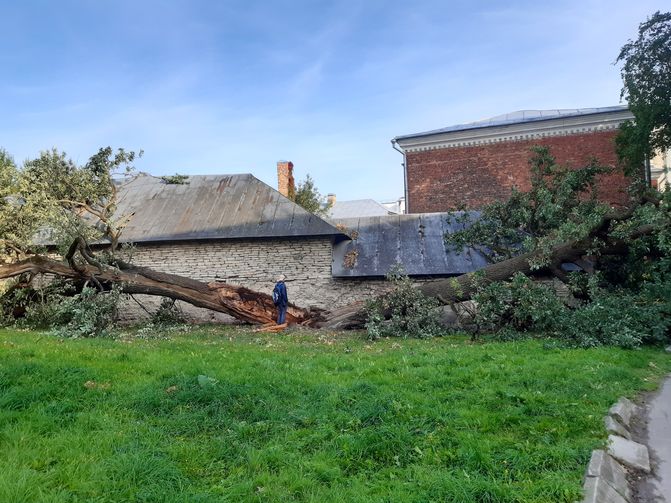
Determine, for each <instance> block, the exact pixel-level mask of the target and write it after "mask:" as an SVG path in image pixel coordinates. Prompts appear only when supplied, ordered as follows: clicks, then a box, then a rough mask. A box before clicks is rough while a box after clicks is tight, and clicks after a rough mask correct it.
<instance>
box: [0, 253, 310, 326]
mask: <svg viewBox="0 0 671 503" xmlns="http://www.w3.org/2000/svg"><path fill="white" fill-rule="evenodd" d="M70 261H71V262H72V261H73V259H72V258H71V259H70ZM22 274H30V275H36V274H50V275H54V276H58V277H60V278H70V279H75V280H77V279H79V280H84V281H92V282H94V283H95V284H97V285H99V286H100V288H101V289H104V285H111V284H115V285H118V286H119V288H120V291H121V292H123V293H127V294H144V295H157V296H161V297H168V298H171V299H175V300H181V301H184V302H188V303H189V304H191V305H193V306H196V307H202V308H205V309H211V310H212V311H217V312H220V313H225V314H228V315H230V316H233V317H234V318H236V319H238V320H241V321H245V322H249V323H255V324H268V323H274V320H275V319H276V318H277V311H276V308H275V306H274V304H273V300H272V298H271V296H270V295H268V294H266V293H262V292H255V291H252V290H250V289H248V288H244V287H241V286H236V285H230V284H228V283H222V282H211V283H203V282H201V281H196V280H193V279H190V278H186V277H183V276H178V275H175V274H168V273H163V272H158V271H154V270H152V269H148V268H146V267H137V266H133V265H131V264H128V263H126V262H123V261H120V260H117V261H116V262H115V264H114V266H111V265H105V264H100V263H98V264H97V265H93V264H89V263H87V264H77V265H76V266H75V267H73V266H71V265H69V264H67V263H66V262H61V261H57V260H53V259H50V258H47V257H43V256H39V255H34V256H31V257H29V258H26V259H24V260H21V261H19V262H16V263H13V264H4V265H0V279H8V278H12V277H16V276H19V275H22ZM321 319H322V312H321V311H319V310H314V309H313V310H309V309H301V308H299V307H297V306H295V305H293V304H290V305H289V307H288V309H287V322H288V323H289V324H300V325H313V324H316V323H317V322H318V321H320V320H321Z"/></svg>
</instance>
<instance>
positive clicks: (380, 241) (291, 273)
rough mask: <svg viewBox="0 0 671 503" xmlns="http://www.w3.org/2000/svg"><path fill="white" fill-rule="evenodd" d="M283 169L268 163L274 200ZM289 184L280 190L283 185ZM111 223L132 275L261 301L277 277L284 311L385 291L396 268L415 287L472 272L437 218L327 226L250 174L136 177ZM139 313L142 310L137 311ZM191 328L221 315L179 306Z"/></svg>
mask: <svg viewBox="0 0 671 503" xmlns="http://www.w3.org/2000/svg"><path fill="white" fill-rule="evenodd" d="M291 168H292V166H290V163H286V162H282V163H278V181H279V182H280V183H279V186H280V188H281V189H282V191H285V192H286V193H287V194H289V193H290V191H291V181H290V180H291V179H292V178H293V175H292V169H291ZM287 180H289V182H288V183H283V182H286V181H287ZM119 201H120V202H119V205H118V210H117V212H118V213H117V214H118V215H119V216H123V215H132V217H131V218H130V220H129V222H128V225H127V226H126V227H125V229H124V231H123V235H122V241H124V242H126V243H132V245H133V246H132V247H131V254H132V257H131V261H132V262H133V263H134V264H136V265H140V266H146V267H150V268H152V269H155V270H158V271H162V272H167V273H173V274H179V275H182V276H187V277H190V278H193V279H197V280H200V281H204V282H209V281H214V280H216V281H226V282H229V283H233V284H237V285H242V286H246V287H248V288H251V289H253V290H257V291H262V292H267V293H270V292H271V291H272V288H273V285H274V282H275V278H276V277H277V275H278V274H280V273H282V274H285V275H286V276H287V287H288V290H289V296H290V301H291V302H294V303H295V304H297V305H299V306H301V307H307V306H316V307H321V308H324V309H332V308H335V307H339V306H342V305H345V304H348V303H350V302H353V301H358V300H365V299H367V298H370V297H372V296H374V295H376V294H378V293H380V292H382V291H383V290H384V289H385V288H388V283H386V282H385V281H384V279H383V278H384V275H385V274H386V273H387V272H388V271H389V269H390V268H391V267H393V266H394V265H395V264H396V263H400V264H401V265H403V267H405V269H406V271H407V272H408V273H409V274H410V275H412V276H413V277H414V278H415V279H416V280H417V281H427V280H431V279H432V278H437V277H445V276H450V275H455V274H461V273H464V272H469V271H472V270H475V269H477V268H479V267H481V266H482V265H483V264H484V259H483V258H482V257H480V256H479V255H477V254H473V253H464V254H455V253H453V252H450V251H449V250H446V249H445V246H444V242H443V234H444V233H445V232H448V231H449V230H450V226H449V225H448V224H447V223H446V218H444V215H391V216H380V217H369V218H353V219H339V220H336V221H332V222H327V221H325V220H322V219H321V218H319V217H317V216H315V215H313V214H312V213H309V212H307V211H306V210H304V209H303V208H301V207H300V206H298V205H296V204H295V203H294V202H293V201H291V200H290V199H288V198H287V197H285V196H284V195H283V194H281V193H280V192H278V191H277V190H275V189H273V188H272V187H270V186H268V185H266V184H265V183H263V182H261V181H260V180H258V179H257V178H255V177H254V176H252V175H250V174H241V175H211V176H190V177H188V178H187V180H186V183H179V184H171V183H166V182H165V181H164V180H162V179H161V178H156V177H153V176H149V175H146V174H141V175H139V176H137V177H135V178H134V179H133V180H131V181H130V182H128V183H126V184H124V185H123V186H122V187H121V188H120V191H119ZM136 300H137V301H139V302H134V301H130V302H128V303H127V304H126V305H125V307H124V309H123V314H124V317H125V319H127V320H137V319H139V318H142V317H145V316H146V315H147V313H146V311H145V310H144V309H143V307H144V308H145V309H147V310H148V311H150V312H151V311H152V310H154V309H155V308H156V306H157V305H158V303H159V301H160V299H158V298H156V297H148V296H136ZM140 304H142V306H143V307H141V306H140ZM182 307H184V309H185V311H186V312H187V314H189V315H190V316H192V318H193V319H194V320H197V321H208V320H211V321H224V320H228V318H227V317H226V316H224V315H221V314H218V313H214V312H211V311H207V310H204V309H197V308H193V307H192V306H187V305H185V304H182Z"/></svg>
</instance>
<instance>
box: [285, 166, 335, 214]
mask: <svg viewBox="0 0 671 503" xmlns="http://www.w3.org/2000/svg"><path fill="white" fill-rule="evenodd" d="M294 202H295V203H296V204H298V205H300V206H302V207H303V208H305V209H306V210H308V211H309V212H311V213H314V214H315V215H319V216H320V217H324V216H326V214H327V213H328V210H329V208H330V207H331V205H330V204H327V202H326V198H325V197H324V196H322V195H321V194H320V193H319V190H317V187H316V186H315V181H314V180H313V179H312V177H311V176H310V175H309V174H308V175H306V176H305V180H303V181H302V182H299V183H298V187H297V188H296V193H295V196H294Z"/></svg>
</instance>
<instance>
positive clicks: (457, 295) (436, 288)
mask: <svg viewBox="0 0 671 503" xmlns="http://www.w3.org/2000/svg"><path fill="white" fill-rule="evenodd" d="M585 252H586V247H585V246H584V245H582V244H581V243H579V242H578V243H563V244H561V245H558V246H555V247H554V248H553V250H552V253H551V257H552V259H551V262H552V263H559V264H560V263H561V262H568V261H571V260H573V259H577V258H578V257H580V256H582V255H584V254H585ZM536 255H537V254H536V253H535V252H530V253H523V254H522V255H517V256H516V257H513V258H510V259H507V260H504V261H502V262H497V263H495V264H490V265H488V266H487V267H485V268H484V269H481V271H479V274H481V275H482V276H481V278H480V279H479V280H477V281H474V280H475V278H476V277H475V274H474V273H468V274H462V275H461V276H456V277H454V278H449V279H443V280H440V281H434V282H431V283H426V284H424V285H422V286H421V287H420V290H421V292H422V293H424V295H428V296H429V297H435V298H437V299H438V300H439V301H440V302H441V303H442V304H445V305H449V304H452V303H454V302H461V301H464V300H469V299H470V298H471V296H472V295H473V293H474V292H475V289H476V283H484V284H487V283H492V282H494V281H504V280H507V279H509V278H511V277H512V276H513V274H515V273H517V272H521V273H523V274H530V273H531V272H532V269H531V266H530V265H529V262H530V261H531V260H532V259H533V258H534V257H535V256H536Z"/></svg>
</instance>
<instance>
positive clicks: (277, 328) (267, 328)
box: [254, 323, 289, 334]
mask: <svg viewBox="0 0 671 503" xmlns="http://www.w3.org/2000/svg"><path fill="white" fill-rule="evenodd" d="M288 326H289V324H288V323H282V324H280V325H276V324H275V323H267V324H265V325H263V326H261V328H257V329H256V330H254V332H264V333H271V334H276V333H277V332H282V331H283V330H284V329H285V328H287V327H288Z"/></svg>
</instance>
